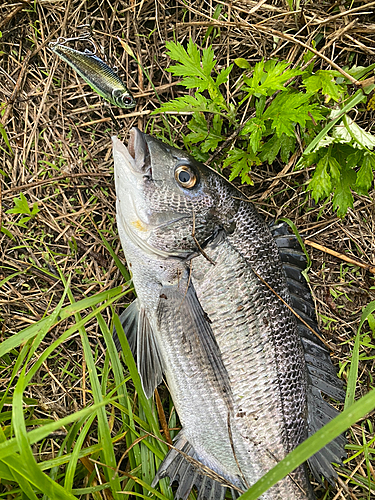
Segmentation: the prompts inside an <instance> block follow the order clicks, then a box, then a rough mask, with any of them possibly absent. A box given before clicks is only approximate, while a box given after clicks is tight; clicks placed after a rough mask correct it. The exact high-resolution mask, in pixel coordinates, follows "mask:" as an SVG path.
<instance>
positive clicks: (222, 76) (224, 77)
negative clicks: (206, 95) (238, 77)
mask: <svg viewBox="0 0 375 500" xmlns="http://www.w3.org/2000/svg"><path fill="white" fill-rule="evenodd" d="M232 69H233V64H231V65H230V66H228V68H225V69H222V70H221V71H220V73H219V74H218V75H217V77H216V85H217V86H219V85H221V84H222V83H225V82H227V81H228V77H229V73H230V72H231V71H232Z"/></svg>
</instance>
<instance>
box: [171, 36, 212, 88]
mask: <svg viewBox="0 0 375 500" xmlns="http://www.w3.org/2000/svg"><path fill="white" fill-rule="evenodd" d="M166 47H167V49H168V52H167V54H168V55H169V56H170V58H171V59H174V60H176V61H178V62H179V64H175V65H172V66H170V67H169V68H168V69H167V71H169V72H171V73H173V74H174V75H176V76H182V77H184V78H183V80H182V82H181V84H182V85H184V86H185V87H187V88H197V89H198V91H199V92H203V91H204V90H207V89H208V91H209V93H210V96H211V98H213V97H217V98H218V97H219V96H220V95H221V94H220V92H218V89H217V85H216V84H215V82H214V80H213V78H212V77H211V73H212V70H213V69H214V67H215V65H216V60H215V59H214V51H213V49H212V47H211V46H209V47H208V48H207V49H203V51H202V61H201V57H200V52H199V50H198V48H197V46H196V44H195V43H194V42H193V41H192V39H190V40H189V42H188V46H187V50H185V49H184V47H183V46H182V45H181V44H180V43H175V42H166Z"/></svg>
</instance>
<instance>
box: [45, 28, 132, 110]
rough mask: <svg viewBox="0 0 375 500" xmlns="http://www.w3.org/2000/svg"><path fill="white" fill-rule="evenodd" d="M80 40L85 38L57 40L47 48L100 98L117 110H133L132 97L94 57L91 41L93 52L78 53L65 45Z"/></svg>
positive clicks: (114, 74)
mask: <svg viewBox="0 0 375 500" xmlns="http://www.w3.org/2000/svg"><path fill="white" fill-rule="evenodd" d="M82 39H87V37H80V38H58V39H57V41H56V42H51V43H50V44H49V48H50V49H51V50H52V52H54V53H55V54H57V55H58V56H59V57H60V59H62V60H63V61H65V62H67V63H68V64H69V66H71V67H72V68H73V69H74V70H75V71H76V72H77V73H78V74H79V75H80V76H81V77H82V78H83V79H84V80H85V82H87V83H88V84H89V85H90V87H91V88H92V89H93V90H94V91H95V92H97V93H98V94H99V95H100V96H101V97H103V98H104V99H106V100H107V101H109V102H110V103H112V104H114V105H115V106H118V107H119V108H126V109H130V108H134V107H135V104H136V103H135V100H134V97H133V96H132V94H131V93H130V92H129V90H128V88H127V87H126V85H125V84H124V82H123V81H122V80H121V78H120V77H119V76H118V75H117V74H116V73H115V72H114V71H113V70H112V69H111V68H110V67H109V66H108V65H107V64H106V63H105V62H104V61H102V60H101V59H100V58H99V57H98V56H97V55H96V47H95V45H94V43H93V42H92V41H91V40H89V39H88V41H90V42H91V43H92V44H93V46H94V51H91V50H88V49H85V51H84V52H80V51H79V50H75V49H73V48H71V47H69V46H68V45H66V42H68V41H71V40H82Z"/></svg>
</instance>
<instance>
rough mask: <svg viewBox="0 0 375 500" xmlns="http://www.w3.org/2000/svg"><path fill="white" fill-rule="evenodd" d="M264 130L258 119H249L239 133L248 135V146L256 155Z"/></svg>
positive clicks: (261, 121)
mask: <svg viewBox="0 0 375 500" xmlns="http://www.w3.org/2000/svg"><path fill="white" fill-rule="evenodd" d="M265 130H266V126H265V125H264V121H263V120H261V119H259V118H251V119H250V120H249V121H248V122H247V123H246V125H245V126H244V128H243V129H242V131H241V135H249V144H250V146H251V149H252V150H253V151H254V152H255V153H256V152H257V151H258V150H259V145H260V141H261V139H262V137H263V134H264V132H265Z"/></svg>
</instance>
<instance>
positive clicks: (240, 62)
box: [234, 57, 251, 69]
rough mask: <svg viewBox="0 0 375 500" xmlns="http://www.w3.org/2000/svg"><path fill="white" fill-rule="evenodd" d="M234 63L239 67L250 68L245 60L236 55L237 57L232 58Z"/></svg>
mask: <svg viewBox="0 0 375 500" xmlns="http://www.w3.org/2000/svg"><path fill="white" fill-rule="evenodd" d="M234 64H235V65H236V66H238V67H239V68H241V69H250V68H251V66H250V63H249V62H247V61H246V59H244V58H243V57H237V59H235V60H234Z"/></svg>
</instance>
